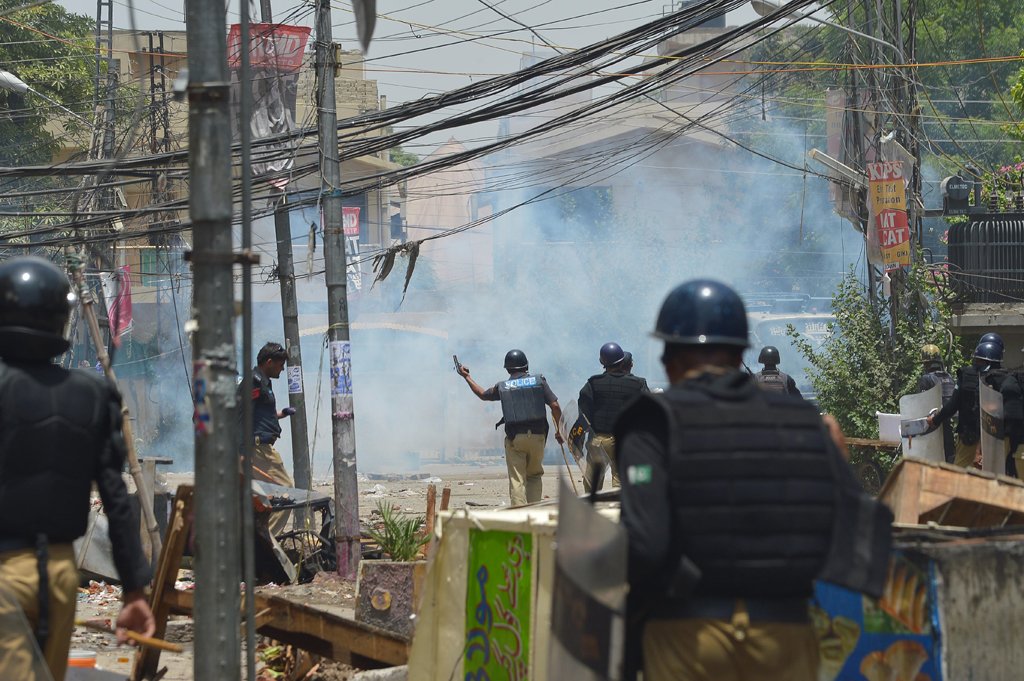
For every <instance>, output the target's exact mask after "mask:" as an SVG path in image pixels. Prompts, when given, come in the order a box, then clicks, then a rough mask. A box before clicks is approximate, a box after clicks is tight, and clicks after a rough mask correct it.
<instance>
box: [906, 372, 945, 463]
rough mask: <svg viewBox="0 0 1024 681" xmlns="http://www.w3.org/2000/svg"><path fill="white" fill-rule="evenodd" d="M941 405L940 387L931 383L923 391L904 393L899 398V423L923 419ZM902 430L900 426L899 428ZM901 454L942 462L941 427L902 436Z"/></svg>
mask: <svg viewBox="0 0 1024 681" xmlns="http://www.w3.org/2000/svg"><path fill="white" fill-rule="evenodd" d="M941 407H942V388H941V386H939V385H933V386H932V387H931V388H929V389H928V390H925V391H924V392H923V393H915V394H913V395H904V396H903V397H901V398H900V423H901V425H902V424H904V423H906V422H908V421H914V420H916V419H923V418H925V417H926V416H928V413H929V412H930V411H932V410H933V409H939V408H941ZM901 430H902V428H901ZM901 439H902V441H903V456H912V457H914V458H916V459H926V460H928V461H934V462H935V463H943V462H944V461H945V460H946V456H945V450H944V449H943V447H942V427H941V426H940V427H938V428H936V429H935V430H933V431H931V432H930V433H927V434H925V435H915V436H913V437H902V438H901Z"/></svg>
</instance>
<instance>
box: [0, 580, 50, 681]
mask: <svg viewBox="0 0 1024 681" xmlns="http://www.w3.org/2000/svg"><path fill="white" fill-rule="evenodd" d="M0 679H5V680H6V679H10V680H11V681H14V680H15V679H17V680H18V681H53V677H52V676H51V675H50V668H49V667H47V666H46V661H45V660H43V654H42V652H41V651H40V650H39V646H38V645H37V644H36V637H35V634H34V633H33V631H32V627H31V626H29V622H28V619H26V618H25V613H24V611H23V610H22V609H21V604H20V603H18V600H17V599H16V598H15V597H14V596H12V595H11V594H10V592H8V591H7V590H6V589H4V588H3V585H0Z"/></svg>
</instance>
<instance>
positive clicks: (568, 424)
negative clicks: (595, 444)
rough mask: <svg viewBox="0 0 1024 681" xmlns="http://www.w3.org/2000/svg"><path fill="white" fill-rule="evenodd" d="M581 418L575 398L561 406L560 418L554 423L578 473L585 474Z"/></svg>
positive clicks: (583, 431)
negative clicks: (578, 470)
mask: <svg viewBox="0 0 1024 681" xmlns="http://www.w3.org/2000/svg"><path fill="white" fill-rule="evenodd" d="M582 420H583V419H581V418H580V408H579V405H578V404H576V400H572V401H571V402H569V404H567V405H565V406H564V407H562V418H561V419H560V420H559V422H558V423H557V424H556V427H557V428H558V432H559V434H561V436H562V439H564V440H565V446H566V447H567V448H568V449H569V453H570V454H572V458H573V460H574V461H575V462H576V466H577V467H578V468H579V469H580V473H582V474H583V475H586V473H587V468H586V466H587V461H586V457H587V451H586V449H585V448H584V441H585V439H586V427H585V426H584V425H583V423H582Z"/></svg>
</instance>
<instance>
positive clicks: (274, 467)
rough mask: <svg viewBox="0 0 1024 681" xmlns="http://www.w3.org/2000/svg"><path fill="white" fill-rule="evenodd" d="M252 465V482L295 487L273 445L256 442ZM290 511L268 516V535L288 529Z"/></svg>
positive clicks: (277, 533)
mask: <svg viewBox="0 0 1024 681" xmlns="http://www.w3.org/2000/svg"><path fill="white" fill-rule="evenodd" d="M252 464H253V466H254V468H253V471H252V477H253V479H254V480H264V481H266V482H272V483H274V484H275V485H284V486H285V487H295V483H294V482H293V481H292V476H290V475H288V471H287V470H285V467H284V462H283V461H282V460H281V455H280V454H279V453H278V452H277V450H276V449H274V445H270V444H262V443H259V442H257V443H256V447H255V449H254V450H253V458H252ZM290 516H291V511H278V512H277V513H272V514H270V534H272V535H275V536H277V535H279V534H281V533H282V532H284V530H285V528H286V527H288V518H289V517H290Z"/></svg>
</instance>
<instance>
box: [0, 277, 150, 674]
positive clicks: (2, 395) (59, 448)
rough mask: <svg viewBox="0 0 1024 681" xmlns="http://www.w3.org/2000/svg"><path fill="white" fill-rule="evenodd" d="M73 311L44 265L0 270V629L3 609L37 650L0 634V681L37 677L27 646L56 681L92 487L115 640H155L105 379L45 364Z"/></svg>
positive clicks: (112, 395)
mask: <svg viewBox="0 0 1024 681" xmlns="http://www.w3.org/2000/svg"><path fill="white" fill-rule="evenodd" d="M73 301H74V295H73V294H72V292H71V287H70V284H69V283H68V279H67V277H66V276H65V275H64V273H63V272H61V271H60V269H58V268H57V267H56V266H54V265H53V263H51V262H49V261H47V260H44V259H42V258H37V257H22V258H13V259H11V260H7V261H6V262H4V263H2V264H0V358H2V359H3V362H2V363H0V591H2V592H3V593H2V596H3V598H0V603H2V605H0V620H2V621H4V622H10V621H11V618H12V617H14V616H17V614H18V613H16V612H15V613H12V612H10V609H13V608H20V609H21V610H22V611H24V614H25V616H27V619H28V622H29V624H30V625H31V627H32V628H33V629H34V630H35V631H34V634H35V639H36V641H33V640H32V637H31V635H30V634H29V633H28V632H27V631H26V632H18V631H14V630H12V629H11V628H9V627H3V628H2V629H3V631H2V632H0V679H12V680H13V679H18V680H19V681H23V680H25V679H35V678H37V677H36V675H35V674H34V672H33V671H32V669H31V661H32V657H33V655H32V647H33V646H34V645H35V643H36V642H38V644H39V646H40V648H41V650H42V652H43V657H44V658H45V660H46V664H47V666H48V667H49V670H50V673H51V675H52V676H53V678H54V679H58V680H59V679H63V678H64V672H65V669H66V668H67V661H68V649H69V647H70V645H71V633H72V631H73V629H74V621H75V603H76V600H77V591H78V572H77V570H76V568H75V556H74V552H73V551H72V548H71V543H72V542H73V541H74V540H75V539H77V538H78V537H81V536H82V535H83V534H85V530H86V524H87V522H88V519H89V503H90V493H91V490H92V485H93V483H96V487H97V489H98V490H99V493H100V498H101V499H102V500H103V509H104V512H105V514H106V516H107V520H108V522H109V527H110V540H111V544H112V545H113V558H114V565H115V566H116V567H117V572H118V575H119V576H120V578H121V583H122V586H123V594H124V596H123V599H124V605H123V607H122V609H121V613H120V615H119V616H118V618H117V630H118V638H119V639H121V640H122V641H124V640H125V630H126V629H132V630H134V631H137V632H140V633H142V634H145V635H148V636H151V635H152V634H153V631H154V629H155V624H154V621H153V613H152V612H151V611H150V609H149V604H148V603H147V601H146V598H145V594H144V593H143V589H144V588H145V587H146V585H147V584H148V583H149V579H150V571H149V567H148V565H146V563H145V561H144V559H143V555H142V547H141V543H140V540H139V531H138V522H137V519H136V518H135V516H134V514H133V512H132V508H131V506H130V505H129V501H128V493H127V490H126V489H125V484H124V481H123V480H122V479H121V471H122V468H123V467H124V462H125V457H126V448H125V443H124V439H123V436H122V432H121V396H120V394H118V391H117V389H116V388H115V387H114V386H113V385H112V384H111V383H110V382H109V381H108V380H107V379H106V378H105V377H103V376H101V375H97V374H96V373H94V372H92V371H77V370H74V371H68V370H66V369H64V368H62V367H60V366H57V365H55V364H54V363H53V361H52V359H53V358H54V357H57V356H59V355H61V354H63V353H64V352H65V351H67V349H68V346H69V344H68V341H67V339H66V335H65V334H66V331H67V328H66V327H67V324H68V316H69V313H70V311H71V303H72V302H73Z"/></svg>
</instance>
